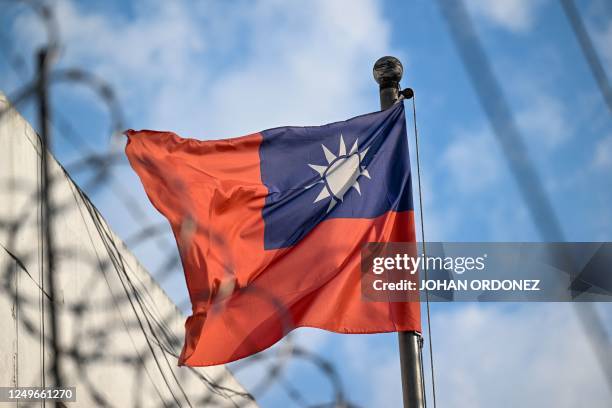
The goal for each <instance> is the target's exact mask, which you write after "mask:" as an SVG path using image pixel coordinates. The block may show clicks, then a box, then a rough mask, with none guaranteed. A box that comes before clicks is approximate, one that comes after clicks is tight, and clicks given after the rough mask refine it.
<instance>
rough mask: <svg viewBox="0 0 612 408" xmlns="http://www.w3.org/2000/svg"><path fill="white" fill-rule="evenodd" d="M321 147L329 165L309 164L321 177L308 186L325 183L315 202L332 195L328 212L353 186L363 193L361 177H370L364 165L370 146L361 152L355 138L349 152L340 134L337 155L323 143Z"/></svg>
mask: <svg viewBox="0 0 612 408" xmlns="http://www.w3.org/2000/svg"><path fill="white" fill-rule="evenodd" d="M321 147H322V148H323V153H324V154H325V159H327V165H325V166H320V165H317V164H308V166H310V168H311V169H313V170H314V171H316V172H317V173H319V176H321V179H320V180H319V181H317V182H316V183H314V184H311V185H309V186H307V187H306V188H311V187H314V186H316V185H317V184H323V188H322V189H321V192H320V193H319V195H318V196H317V198H315V200H314V201H313V203H316V202H319V201H321V200H324V199H326V198H328V197H331V201H330V203H329V206H328V207H327V212H330V211H331V210H332V208H334V206H335V205H336V203H337V202H338V201H342V200H343V199H344V195H345V194H346V192H347V191H348V190H349V189H350V188H351V187H352V188H354V189H355V190H357V193H359V195H361V189H360V187H359V180H358V179H359V177H360V176H365V177H367V178H370V174H369V173H368V170H367V169H366V168H365V166H363V165H362V162H363V159H364V157H365V155H366V153H367V152H368V149H369V147H367V148H365V149H364V150H363V151H362V152H360V151H359V140H355V143H354V144H353V147H351V150H350V151H349V152H348V153H347V152H346V146H345V145H344V139H343V138H342V134H341V135H340V148H339V150H338V155H337V156H336V155H334V154H333V153H332V152H331V151H330V150H329V149H328V148H327V147H325V145H321Z"/></svg>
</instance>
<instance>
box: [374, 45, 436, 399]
mask: <svg viewBox="0 0 612 408" xmlns="http://www.w3.org/2000/svg"><path fill="white" fill-rule="evenodd" d="M373 72H374V79H375V80H376V82H377V83H378V85H379V91H380V109H381V110H385V109H387V108H390V107H391V106H393V105H394V104H395V103H396V102H397V100H398V99H399V92H400V85H399V82H400V80H401V79H402V75H403V73H404V68H403V67H402V63H401V62H400V61H399V60H398V59H397V58H395V57H389V56H387V57H382V58H380V59H379V60H378V61H376V63H375V64H374V69H373ZM398 340H399V352H400V367H401V373H402V393H403V397H404V408H424V407H425V389H424V383H423V360H422V349H423V337H422V336H421V333H419V332H416V331H405V332H399V333H398Z"/></svg>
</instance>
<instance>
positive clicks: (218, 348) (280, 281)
mask: <svg viewBox="0 0 612 408" xmlns="http://www.w3.org/2000/svg"><path fill="white" fill-rule="evenodd" d="M126 135H127V136H128V143H127V146H126V153H127V156H128V159H129V161H130V164H131V165H132V167H133V168H134V170H135V171H136V173H138V176H139V177H140V179H141V181H142V183H143V185H144V188H145V190H146V192H147V195H148V196H149V199H150V200H151V202H152V203H153V205H154V206H155V207H156V208H157V209H158V210H159V211H160V212H161V213H162V214H163V215H164V216H165V217H166V218H167V219H168V221H169V222H170V225H171V227H172V231H173V233H174V236H175V238H176V241H177V244H178V249H179V252H180V256H181V261H182V264H183V269H184V271H185V278H186V281H187V287H188V289H189V295H190V298H191V303H192V306H193V313H192V315H191V316H190V317H189V318H188V319H187V322H186V323H185V329H186V334H185V344H184V347H183V351H182V353H181V356H180V360H179V364H181V365H188V366H208V365H215V364H223V363H228V362H230V361H234V360H237V359H240V358H243V357H246V356H249V355H251V354H254V353H256V352H258V351H261V350H264V349H266V348H267V347H270V346H271V345H273V344H274V343H276V342H277V341H279V340H280V339H281V338H282V337H283V336H284V335H285V334H287V333H288V332H289V331H290V330H292V329H294V328H296V327H317V328H321V329H325V330H330V331H333V332H337V333H380V332H393V331H411V330H416V331H420V330H421V321H420V306H419V304H418V303H410V302H373V301H368V300H365V299H362V294H361V281H360V277H361V269H360V260H361V249H362V246H363V245H364V244H366V243H368V242H414V241H415V235H414V212H413V205H412V185H411V177H410V162H409V158H408V141H407V135H406V123H405V117H404V106H403V104H402V103H398V104H396V105H395V106H393V107H392V108H390V109H387V110H385V111H382V112H376V113H371V114H367V115H363V116H359V117H356V118H353V119H349V120H347V121H344V122H337V123H332V124H328V125H324V126H312V127H281V128H275V129H270V130H265V131H263V132H259V133H254V134H251V135H248V136H243V137H238V138H233V139H226V140H207V141H200V140H195V139H185V138H181V137H179V136H177V135H176V134H174V133H171V132H157V131H151V130H142V131H133V130H129V131H127V132H126Z"/></svg>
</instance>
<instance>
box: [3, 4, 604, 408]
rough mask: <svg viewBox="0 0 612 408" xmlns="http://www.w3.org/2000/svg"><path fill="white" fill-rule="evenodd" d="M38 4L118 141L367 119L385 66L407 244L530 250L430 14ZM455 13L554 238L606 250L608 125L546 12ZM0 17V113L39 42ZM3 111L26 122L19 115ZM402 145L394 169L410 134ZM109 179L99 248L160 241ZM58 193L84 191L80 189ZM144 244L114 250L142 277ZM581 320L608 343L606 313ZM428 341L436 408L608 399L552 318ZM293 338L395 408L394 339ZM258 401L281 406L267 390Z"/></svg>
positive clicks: (102, 125) (102, 130)
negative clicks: (497, 99) (117, 115)
mask: <svg viewBox="0 0 612 408" xmlns="http://www.w3.org/2000/svg"><path fill="white" fill-rule="evenodd" d="M48 3H49V4H51V5H53V9H54V10H55V14H56V16H57V18H58V20H59V23H60V34H61V39H62V55H61V58H60V60H59V61H58V63H57V66H58V67H70V66H78V67H82V68H85V69H87V70H89V71H92V72H94V73H96V74H97V75H99V76H101V77H102V78H104V79H105V80H106V81H108V83H110V84H111V85H112V86H113V88H114V90H115V92H116V93H117V96H118V98H119V100H120V103H121V106H122V108H123V111H124V112H125V122H126V123H125V125H126V127H131V128H135V129H139V128H150V129H158V130H172V131H175V132H177V133H179V134H181V135H184V136H190V137H196V138H201V139H214V138H224V137H231V136H240V135H243V134H247V133H251V132H254V131H259V130H263V129H266V128H272V127H276V126H283V125H316V124H323V123H326V122H330V121H336V120H342V119H346V118H348V117H351V116H356V115H359V114H363V113H366V112H370V111H374V110H377V109H378V107H379V105H378V89H377V85H376V84H375V82H374V81H373V79H372V74H371V69H372V65H373V63H374V61H376V59H377V58H379V57H380V56H383V55H388V54H391V55H395V56H397V57H398V58H400V59H401V60H402V62H403V64H404V71H405V74H404V79H403V81H402V84H403V85H404V86H410V87H412V88H413V89H414V90H415V92H416V95H417V102H418V106H417V110H418V126H419V134H420V142H421V149H422V150H421V158H422V172H423V196H424V203H425V207H424V216H425V234H426V238H427V239H428V240H432V241H435V240H439V241H538V240H539V239H540V238H539V235H538V233H537V230H536V229H535V228H534V224H533V222H532V220H531V218H530V216H529V213H528V211H527V208H526V206H525V204H524V202H523V200H522V197H521V196H520V194H519V192H518V190H517V188H516V184H515V182H514V181H513V179H512V176H511V174H510V173H509V171H508V168H507V166H506V163H505V161H504V156H503V154H502V152H501V151H500V149H499V146H498V145H497V142H496V139H495V137H494V134H493V133H492V130H491V127H490V124H489V122H488V121H487V118H486V116H485V115H484V113H483V110H482V107H481V106H480V104H479V101H478V99H477V97H476V94H475V92H474V89H473V86H472V84H471V83H470V81H469V78H468V76H467V75H466V71H465V69H464V67H463V65H462V64H461V60H460V59H459V56H458V54H457V52H456V50H455V48H454V44H453V43H452V41H451V39H450V36H449V32H448V29H447V27H446V25H445V22H444V20H443V19H442V18H441V15H440V13H439V10H438V8H437V6H436V4H435V2H429V1H424V0H418V1H412V2H405V1H387V2H383V1H378V0H352V1H350V0H346V1H345V0H341V1H323V0H321V1H308V2H307V1H301V2H298V1H280V0H270V1H245V0H243V1H234V2H223V1H216V2H214V1H208V2H199V3H196V2H188V1H184V2H183V1H176V2H161V1H157V2H156V1H152V0H138V1H134V2H131V3H127V2H121V1H95V2H94V1H91V2H87V3H82V2H77V1H69V0H61V1H49V2H48ZM466 3H467V5H468V10H469V12H470V15H471V16H472V18H473V20H474V23H475V26H476V30H477V32H478V34H479V37H480V40H481V41H482V42H483V45H484V47H485V50H486V52H487V55H488V56H489V58H490V59H491V61H492V65H493V69H494V72H495V74H496V76H497V78H498V79H499V81H500V82H501V84H502V87H503V90H504V93H505V95H506V97H507V98H508V100H509V102H510V105H511V108H512V111H513V114H514V117H515V120H516V121H517V123H518V126H519V128H520V130H521V132H522V134H523V137H524V138H525V141H526V142H527V145H528V146H529V153H530V156H531V158H532V159H533V160H534V162H535V164H536V167H537V169H538V171H539V172H540V173H541V175H542V178H543V181H544V185H545V188H546V191H547V192H548V194H549V195H550V197H551V199H552V201H553V203H554V208H555V211H556V214H557V216H558V217H559V219H560V220H561V223H562V227H563V230H564V233H565V236H566V238H567V239H568V240H572V241H610V240H612V210H611V208H612V206H611V205H610V202H611V201H612V188H611V185H612V184H611V182H610V174H611V173H612V123H611V120H610V118H611V116H610V112H609V111H608V110H607V109H606V106H605V104H604V103H603V99H602V97H601V95H600V93H599V91H598V89H597V87H596V85H595V81H594V80H593V78H592V75H591V73H590V71H589V68H588V66H587V64H586V62H585V61H584V59H583V57H582V54H581V52H580V49H579V47H578V43H577V41H576V39H575V38H574V36H573V34H572V31H571V29H570V26H569V24H568V22H567V20H566V18H565V16H564V14H563V11H562V9H561V7H560V5H559V4H558V2H556V1H554V0H505V1H497V2H489V1H485V0H469V1H466ZM579 3H580V4H579V8H580V11H581V13H582V15H583V17H584V19H585V22H586V24H587V26H588V28H589V31H590V34H591V36H592V38H593V40H594V43H595V45H596V47H597V50H598V52H599V55H600V56H601V58H602V61H603V63H604V66H605V68H606V70H607V72H610V70H611V68H612V19H611V18H610V16H612V6H610V5H609V4H606V2H605V1H603V0H587V1H582V2H579ZM0 8H1V9H2V13H1V16H2V17H0V22H2V30H1V32H2V37H1V38H0V42H1V46H2V47H1V48H2V51H3V53H2V54H1V55H0V89H1V90H2V91H3V92H5V93H7V94H8V95H11V94H12V93H13V92H14V91H15V90H17V89H18V88H19V87H20V86H21V85H23V84H24V83H25V82H26V81H27V80H28V79H31V78H32V76H33V65H32V63H31V60H32V57H33V55H34V52H35V50H36V48H37V46H38V45H39V44H41V43H42V41H43V40H44V35H43V30H42V28H41V25H40V23H39V22H38V21H37V20H36V18H35V17H34V16H33V15H32V14H31V13H30V12H28V10H27V9H26V8H24V7H22V6H14V5H11V4H10V3H9V2H7V1H4V2H1V3H0ZM15 55H21V56H22V57H23V58H24V61H25V66H24V67H21V66H19V65H18V64H15V63H13V64H12V65H11V64H10V63H9V62H8V61H9V59H12V60H13V61H15V59H14V56H15ZM7 56H8V57H9V59H7V58H5V57H7ZM53 102H54V107H55V109H56V114H57V115H61V116H62V117H65V118H67V119H69V121H70V122H71V123H72V124H73V127H74V128H75V130H76V133H77V136H78V138H79V142H78V143H79V144H85V145H86V146H89V147H90V148H91V149H93V150H94V151H98V152H105V151H108V150H109V149H120V148H121V143H122V142H121V140H120V139H117V140H113V139H111V137H110V135H109V131H108V127H109V125H108V113H107V111H106V110H105V107H104V106H103V105H102V104H101V103H100V102H99V101H97V100H96V98H94V96H93V94H92V93H91V92H90V91H89V90H87V89H85V88H83V87H73V86H66V85H58V86H57V87H56V88H54V93H53ZM21 110H22V112H23V113H24V114H25V115H26V117H28V118H32V114H33V111H32V108H31V106H29V107H28V106H24V107H21ZM411 124H412V123H411V122H410V121H409V125H411ZM409 129H410V126H409ZM410 142H411V147H412V152H413V159H414V139H413V136H412V135H410ZM73 145H74V144H73V143H70V141H69V140H68V138H67V137H66V135H65V134H62V132H59V131H58V132H56V134H55V144H54V148H55V153H56V155H57V156H58V158H59V159H60V160H61V161H62V163H64V164H69V163H71V162H72V161H74V160H76V159H78V158H79V157H82V155H83V152H82V150H79V149H75V148H74V147H73ZM413 163H414V160H413ZM113 172H114V175H115V176H116V177H115V178H114V181H113V182H111V183H108V184H107V185H105V186H104V187H102V188H100V189H95V190H94V189H92V190H91V191H89V193H90V196H91V197H92V199H93V201H94V202H95V204H96V205H97V206H98V208H99V209H100V210H101V212H102V214H103V215H104V216H105V217H106V219H107V220H109V222H110V223H111V225H112V227H113V228H114V229H115V230H116V231H117V232H118V234H119V235H120V236H121V237H122V238H124V239H128V238H129V237H130V236H131V235H132V234H133V233H134V232H135V231H137V230H138V229H139V228H140V227H142V225H143V223H157V224H162V225H163V222H164V220H163V218H162V216H161V215H159V214H158V213H157V212H155V210H154V209H153V208H152V206H150V204H149V203H148V201H147V199H146V196H145V194H144V191H143V190H142V187H141V186H140V183H139V182H138V180H137V179H136V177H135V175H134V174H133V173H132V172H131V170H130V169H129V167H128V166H127V162H126V161H125V160H123V161H122V162H121V163H120V164H119V165H117V166H115V168H114V170H113ZM73 176H74V177H75V178H76V180H77V181H78V182H80V183H81V184H86V183H87V181H88V179H89V177H90V176H91V174H89V173H74V174H73ZM117 188H120V189H122V190H127V191H129V192H130V194H131V196H133V198H134V202H133V205H134V206H138V207H139V208H141V209H142V211H143V212H144V214H145V215H144V217H145V218H146V219H143V218H142V217H141V218H134V217H132V216H131V215H130V213H129V211H128V209H126V208H125V207H124V206H122V205H121V204H120V202H119V201H118V199H117V197H116V195H115V193H114V191H116V189H117ZM159 240H160V241H159ZM159 240H151V241H149V242H147V243H145V244H142V245H139V246H137V247H134V248H133V250H134V252H135V253H136V254H137V256H138V257H139V259H141V261H142V262H143V264H144V265H145V266H146V267H148V268H149V269H150V270H151V271H153V273H158V271H159V270H160V269H161V268H162V267H161V265H162V264H163V262H164V260H165V259H166V256H170V255H172V254H175V252H173V251H175V245H174V242H173V239H172V236H171V235H170V231H169V228H167V227H165V232H164V234H163V235H162V236H161V237H160V238H159ZM160 246H161V247H162V248H166V250H165V251H159V249H158V248H159V247H160ZM160 281H161V284H162V286H163V287H164V288H165V289H166V291H167V292H168V294H169V295H170V296H171V297H172V298H173V299H175V301H177V302H181V301H182V300H183V299H184V298H185V296H186V293H187V292H186V289H185V285H184V281H183V277H182V274H181V272H180V269H177V268H174V269H172V273H171V274H169V275H167V276H165V277H164V278H162V279H160ZM597 307H598V311H599V312H600V314H601V316H602V319H604V320H605V321H606V322H608V326H607V327H608V328H609V327H610V326H611V324H612V310H611V309H610V307H608V305H598V306H597ZM432 329H433V341H434V350H435V353H434V358H435V362H436V382H437V386H438V401H439V403H440V406H468V405H469V406H472V407H490V406H497V407H499V406H508V407H510V406H518V405H520V406H534V407H536V406H577V405H582V406H591V407H597V406H602V407H603V406H608V404H609V401H610V399H611V398H612V395H611V394H610V391H609V390H608V389H607V388H606V385H605V382H604V377H603V375H602V371H601V369H600V367H599V366H598V363H597V359H596V357H595V356H594V354H593V352H592V350H591V348H590V347H589V343H588V341H587V338H586V336H585V334H584V332H583V330H584V328H583V326H582V325H580V323H579V321H578V318H577V317H576V314H575V312H574V310H573V308H572V307H571V305H567V304H524V305H523V304H520V305H519V304H515V305H506V304H503V305H502V304H498V305H483V304H435V305H433V308H432ZM293 338H294V340H295V341H297V342H298V343H299V344H302V345H304V346H305V347H308V348H310V349H312V350H315V351H316V352H317V353H319V354H320V355H322V356H323V357H325V358H327V359H330V360H331V361H333V362H334V363H335V366H336V368H337V369H338V370H339V371H340V373H341V377H342V381H343V384H344V387H345V391H346V393H347V395H348V396H349V398H350V399H351V400H354V401H356V402H359V403H361V405H363V406H398V405H399V403H400V401H401V389H400V386H399V365H398V362H397V358H398V354H397V340H396V335H395V334H386V335H368V336H346V335H345V336H342V335H335V334H331V333H326V332H323V331H317V330H311V329H300V330H297V331H296V332H294V334H293ZM272 351H274V350H272ZM261 372H262V368H261V367H257V368H254V369H251V370H248V371H245V372H244V373H241V374H240V375H239V377H240V378H241V379H242V380H243V381H244V382H245V383H246V384H247V386H248V385H249V384H252V382H253V381H254V380H255V379H256V378H257V377H258V376H259V375H261ZM287 379H288V381H290V382H291V383H292V384H294V385H297V384H299V385H300V387H302V388H303V392H304V394H305V396H306V397H307V398H308V401H310V402H313V403H314V402H321V401H323V400H325V399H326V398H329V396H330V394H329V392H330V388H329V386H328V385H327V384H326V381H325V379H324V378H323V377H322V376H321V375H320V373H317V371H316V369H314V368H312V367H310V366H309V365H308V364H303V363H298V362H292V363H291V364H290V365H289V367H288V371H287ZM260 402H261V404H262V406H269V407H277V406H278V407H284V406H290V403H288V402H287V396H286V394H285V393H284V392H283V390H282V388H281V387H274V388H273V389H271V390H270V392H269V393H267V394H265V395H264V396H263V397H262V398H261V401H260Z"/></svg>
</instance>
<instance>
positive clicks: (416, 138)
mask: <svg viewBox="0 0 612 408" xmlns="http://www.w3.org/2000/svg"><path fill="white" fill-rule="evenodd" d="M411 99H412V121H413V125H414V144H415V147H416V165H417V183H418V185H419V215H420V222H421V245H422V248H423V257H425V258H426V252H425V224H424V222H423V219H424V217H423V189H422V187H421V160H420V156H419V132H418V129H417V116H416V95H415V94H414V92H413V95H412V98H411ZM423 272H424V274H425V280H427V266H424V267H423ZM425 305H426V310H427V343H428V345H429V366H430V367H431V390H432V395H433V406H434V408H436V382H435V375H434V360H433V346H432V344H433V342H432V339H431V333H432V332H431V313H430V308H429V290H427V288H425ZM421 358H422V357H421ZM423 389H425V387H423Z"/></svg>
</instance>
